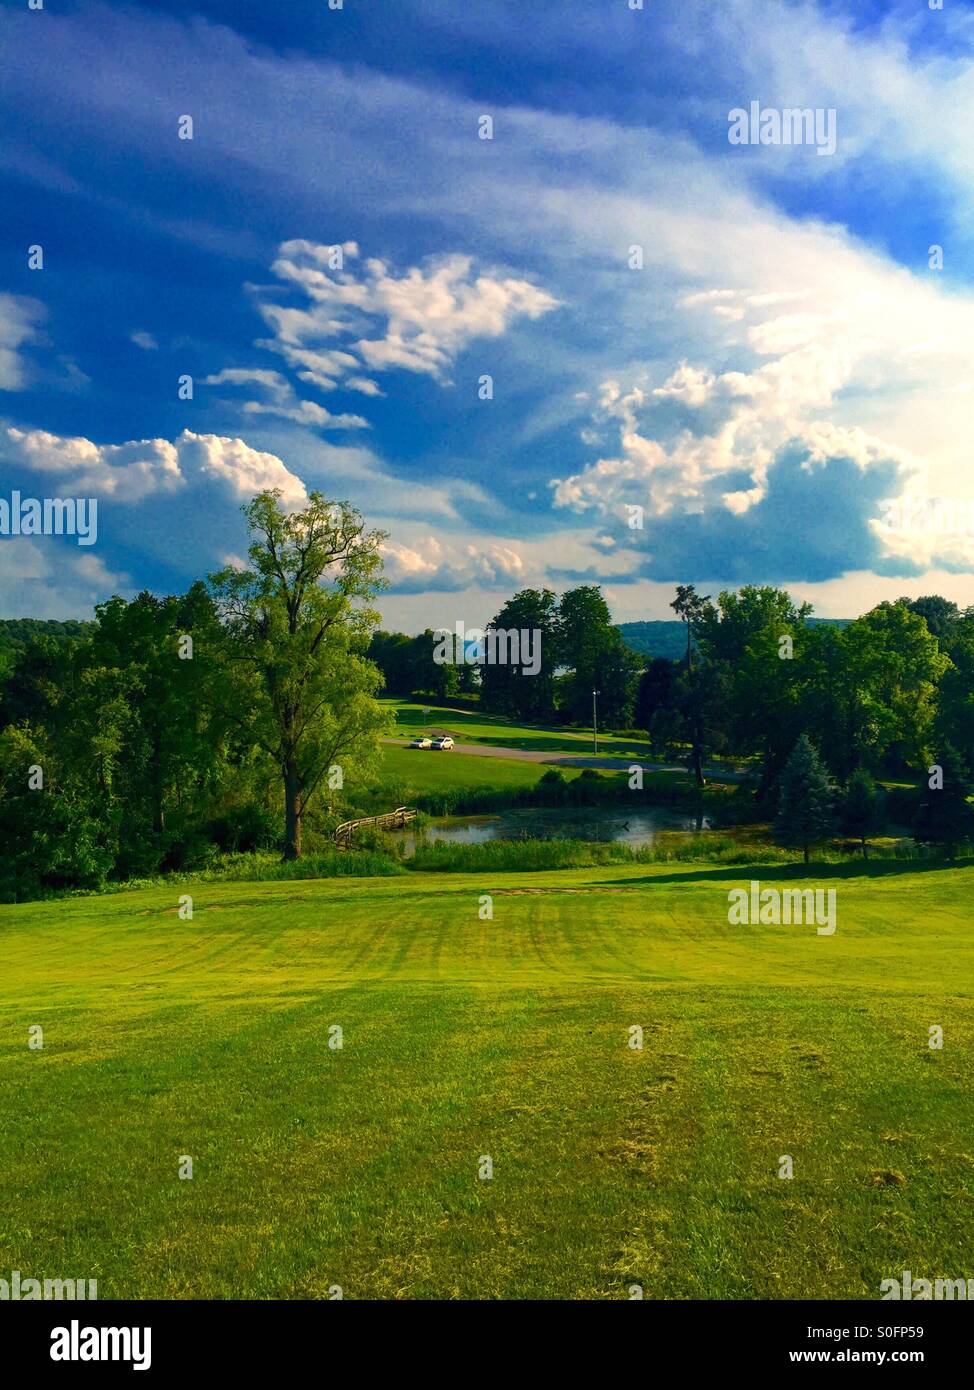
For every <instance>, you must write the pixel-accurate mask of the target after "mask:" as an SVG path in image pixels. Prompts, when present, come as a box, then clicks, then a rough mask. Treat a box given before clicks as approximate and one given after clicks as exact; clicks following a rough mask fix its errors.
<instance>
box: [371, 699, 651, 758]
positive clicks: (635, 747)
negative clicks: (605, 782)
mask: <svg viewBox="0 0 974 1390" xmlns="http://www.w3.org/2000/svg"><path fill="white" fill-rule="evenodd" d="M379 703H380V704H382V705H385V706H386V707H387V708H389V709H391V710H394V711H395V714H396V728H395V730H394V731H393V737H396V738H413V737H414V736H415V735H416V734H418V733H431V732H436V733H448V734H451V735H452V736H453V737H454V738H455V739H456V740H457V741H458V742H463V743H484V744H487V745H494V746H495V747H502V748H525V749H528V750H531V751H534V752H538V753H551V754H552V755H555V754H558V753H567V754H575V755H576V756H578V757H591V756H592V732H591V730H587V731H586V730H580V729H540V728H533V727H532V726H531V725H528V724H517V723H515V722H512V721H510V720H507V719H503V718H501V717H500V716H499V715H491V714H486V713H481V712H480V711H471V710H461V709H452V708H450V707H448V706H439V705H435V704H431V705H425V706H424V705H417V704H413V703H411V702H410V701H408V700H400V699H396V698H393V697H388V698H386V699H384V700H380V702H379ZM424 709H428V710H429V713H428V714H424V713H423V711H424ZM603 755H604V756H606V757H613V758H628V757H636V758H646V759H647V760H648V759H649V758H650V747H649V744H648V743H646V742H645V740H643V739H638V738H622V737H619V736H617V735H615V734H611V733H610V734H601V733H600V734H599V756H600V757H601V756H603Z"/></svg>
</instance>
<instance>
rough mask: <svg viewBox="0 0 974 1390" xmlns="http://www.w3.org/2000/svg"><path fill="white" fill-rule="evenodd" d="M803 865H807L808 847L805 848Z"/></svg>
mask: <svg viewBox="0 0 974 1390" xmlns="http://www.w3.org/2000/svg"><path fill="white" fill-rule="evenodd" d="M805 863H806V864H807V863H808V846H807V845H806V846H805Z"/></svg>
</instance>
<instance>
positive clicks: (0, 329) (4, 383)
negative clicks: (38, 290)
mask: <svg viewBox="0 0 974 1390" xmlns="http://www.w3.org/2000/svg"><path fill="white" fill-rule="evenodd" d="M43 317H44V308H43V305H41V304H39V303H38V302H37V300H36V299H26V298H24V297H23V296H19V295H13V294H0V391H19V390H20V389H21V387H22V386H23V385H24V383H25V380H26V364H25V362H24V359H23V357H22V356H21V353H20V349H21V348H22V347H23V346H24V344H25V343H30V342H32V341H33V340H34V339H35V337H36V335H37V325H38V323H39V322H40V321H41V319H42V318H43Z"/></svg>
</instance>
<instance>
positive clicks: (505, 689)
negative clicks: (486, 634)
mask: <svg viewBox="0 0 974 1390" xmlns="http://www.w3.org/2000/svg"><path fill="white" fill-rule="evenodd" d="M488 628H489V629H490V628H493V629H495V630H498V629H499V630H507V631H510V630H511V629H514V630H516V631H518V632H522V631H524V632H529V633H532V634H538V635H537V637H532V642H537V641H540V644H541V651H540V663H541V664H540V669H539V670H538V672H537V674H536V675H528V674H526V673H525V671H524V669H523V661H524V659H525V654H524V653H523V652H522V653H521V656H522V665H521V666H515V665H512V664H510V663H508V662H497V663H494V664H493V665H486V664H485V665H483V666H482V667H481V668H480V686H481V692H482V693H481V700H482V702H483V704H484V706H485V708H487V709H492V710H497V711H498V712H499V713H501V714H510V715H513V716H514V717H515V718H518V719H523V720H525V721H526V722H528V723H532V722H533V723H539V722H542V721H544V720H548V719H551V718H552V717H553V715H554V712H555V667H556V666H557V664H558V661H557V634H558V600H557V599H556V598H555V595H554V594H553V593H552V592H551V590H550V589H521V590H520V592H518V593H516V594H514V595H513V597H512V598H509V599H508V600H507V602H506V603H505V604H504V606H503V608H501V610H500V612H499V613H498V614H497V616H496V617H495V618H493V619H492V620H491V622H490V623H489V624H488Z"/></svg>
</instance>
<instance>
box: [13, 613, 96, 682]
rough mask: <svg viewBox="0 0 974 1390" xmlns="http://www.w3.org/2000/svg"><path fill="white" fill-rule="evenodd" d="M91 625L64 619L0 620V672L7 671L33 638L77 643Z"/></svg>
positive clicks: (72, 619)
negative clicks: (47, 638) (61, 620)
mask: <svg viewBox="0 0 974 1390" xmlns="http://www.w3.org/2000/svg"><path fill="white" fill-rule="evenodd" d="M90 627H91V623H82V622H78V621H77V620H76V619H75V618H66V619H65V620H64V621H63V622H60V621H57V620H56V619H54V618H0V671H3V670H9V669H10V668H11V667H12V665H13V663H14V660H15V658H16V656H17V653H18V652H22V651H23V649H24V648H25V647H26V646H27V644H28V643H29V642H30V641H31V640H32V639H33V638H34V637H53V638H54V640H55V641H56V642H62V643H63V642H77V641H79V640H80V639H81V638H82V637H84V636H85V634H86V633H87V631H88V629H89V628H90Z"/></svg>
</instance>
